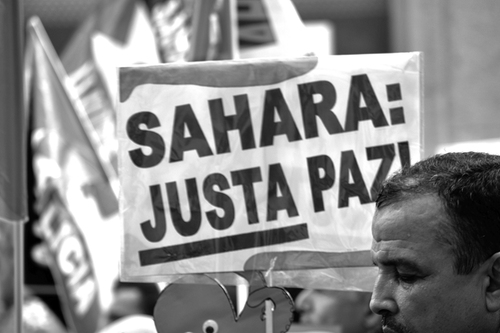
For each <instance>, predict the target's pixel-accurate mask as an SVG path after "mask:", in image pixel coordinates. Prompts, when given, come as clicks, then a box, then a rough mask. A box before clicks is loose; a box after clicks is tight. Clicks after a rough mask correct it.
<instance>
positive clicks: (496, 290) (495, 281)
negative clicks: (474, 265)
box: [486, 252, 500, 312]
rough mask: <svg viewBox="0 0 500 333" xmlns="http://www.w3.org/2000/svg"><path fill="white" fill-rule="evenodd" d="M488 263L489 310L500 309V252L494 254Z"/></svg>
mask: <svg viewBox="0 0 500 333" xmlns="http://www.w3.org/2000/svg"><path fill="white" fill-rule="evenodd" d="M486 264H487V265H488V268H487V269H488V285H487V286H486V307H487V309H488V310H489V311H491V312H495V311H498V310H500V252H497V253H495V254H494V255H492V256H491V257H490V258H489V259H488V260H487V262H486Z"/></svg>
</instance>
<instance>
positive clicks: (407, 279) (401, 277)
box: [396, 272, 418, 283]
mask: <svg viewBox="0 0 500 333" xmlns="http://www.w3.org/2000/svg"><path fill="white" fill-rule="evenodd" d="M396 279H397V280H398V281H400V282H403V283H414V282H415V281H417V279H418V276H416V275H413V274H403V273H399V272H396Z"/></svg>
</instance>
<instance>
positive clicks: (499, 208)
mask: <svg viewBox="0 0 500 333" xmlns="http://www.w3.org/2000/svg"><path fill="white" fill-rule="evenodd" d="M422 195H436V197H437V198H439V199H440V200H441V203H442V204H443V208H444V210H445V212H446V213H447V215H448V217H449V221H450V227H451V228H450V230H452V231H453V232H451V233H449V232H448V233H447V232H443V233H441V234H440V235H437V236H438V237H439V238H440V239H441V240H444V241H446V242H448V243H450V244H452V247H453V251H454V256H455V262H454V268H455V272H456V273H457V274H469V273H471V272H472V271H473V270H474V269H475V268H477V267H478V266H479V265H480V264H482V263H483V262H484V261H486V260H487V259H488V258H489V257H491V256H492V255H493V254H494V253H496V252H499V251H500V156H497V155H491V154H487V153H479V152H464V153H446V154H442V155H434V156H431V157H429V158H427V159H425V160H422V161H420V162H417V163H416V164H414V165H412V166H405V167H403V168H402V169H401V170H400V171H398V172H397V173H395V174H394V175H392V176H391V177H390V178H389V179H387V180H386V181H385V182H384V183H383V185H382V188H381V190H380V192H379V195H378V197H377V200H376V207H377V209H381V208H383V207H385V206H388V205H391V204H394V203H398V202H403V201H406V200H407V199H410V198H414V197H418V196H422ZM446 227H447V226H444V228H445V229H446Z"/></svg>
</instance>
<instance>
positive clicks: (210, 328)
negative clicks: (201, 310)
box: [203, 319, 219, 333]
mask: <svg viewBox="0 0 500 333" xmlns="http://www.w3.org/2000/svg"><path fill="white" fill-rule="evenodd" d="M217 332H219V325H217V322H216V321H214V320H211V319H209V320H207V321H206V322H204V323H203V333H217Z"/></svg>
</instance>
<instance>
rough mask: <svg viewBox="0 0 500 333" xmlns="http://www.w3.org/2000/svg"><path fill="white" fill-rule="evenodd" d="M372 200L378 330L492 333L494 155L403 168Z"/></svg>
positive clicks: (496, 272) (497, 179)
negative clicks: (382, 327)
mask: <svg viewBox="0 0 500 333" xmlns="http://www.w3.org/2000/svg"><path fill="white" fill-rule="evenodd" d="M376 206H377V210H376V213H375V216H374V219H373V229H372V231H373V236H374V241H373V245H372V256H373V260H374V263H375V264H376V265H377V266H378V267H379V276H378V278H377V281H376V284H375V288H374V293H373V297H372V301H371V308H372V310H373V311H374V312H376V313H378V314H381V315H383V316H384V318H385V323H386V330H385V332H404V333H407V332H428V333H429V332H441V333H445V332H454V333H457V332H497V330H498V327H499V325H500V315H499V313H500V259H499V257H500V254H499V253H498V252H500V241H499V239H500V156H493V155H488V154H482V153H449V154H444V155H438V156H434V157H431V158H429V159H426V160H424V161H421V162H419V163H417V164H415V165H413V166H411V167H405V168H403V170H401V171H400V172H399V173H397V174H395V175H394V176H392V177H391V178H390V179H388V180H387V181H386V182H385V183H384V184H383V187H382V189H381V192H380V194H379V197H378V198H377V203H376Z"/></svg>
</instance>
